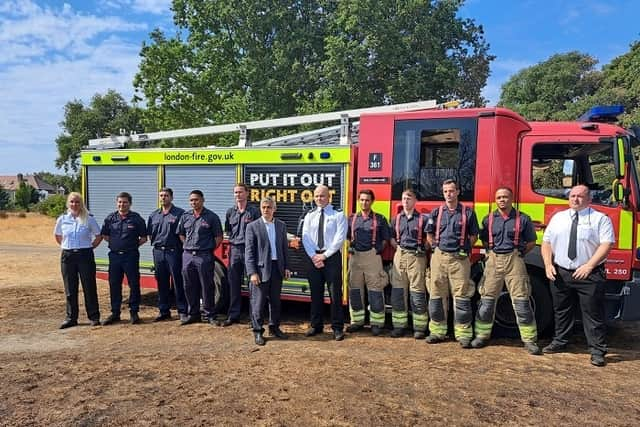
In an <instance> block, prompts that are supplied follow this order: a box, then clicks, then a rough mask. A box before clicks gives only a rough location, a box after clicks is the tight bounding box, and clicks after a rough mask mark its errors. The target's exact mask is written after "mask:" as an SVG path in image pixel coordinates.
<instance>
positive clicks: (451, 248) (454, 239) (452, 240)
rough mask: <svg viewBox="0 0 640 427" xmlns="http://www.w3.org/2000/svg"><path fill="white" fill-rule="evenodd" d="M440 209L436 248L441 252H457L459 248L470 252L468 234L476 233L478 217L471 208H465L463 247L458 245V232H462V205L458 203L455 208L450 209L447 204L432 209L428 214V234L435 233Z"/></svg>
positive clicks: (475, 234) (473, 234)
mask: <svg viewBox="0 0 640 427" xmlns="http://www.w3.org/2000/svg"><path fill="white" fill-rule="evenodd" d="M440 210H442V219H441V220H440V242H439V244H438V246H437V247H438V248H439V249H440V250H441V251H443V252H459V251H461V250H463V251H465V252H467V253H470V252H471V242H470V241H469V237H470V236H477V235H478V218H477V217H476V213H475V212H474V211H473V209H470V208H466V211H467V225H466V229H467V230H466V236H465V240H464V247H462V248H461V247H460V237H461V236H460V234H461V233H462V205H461V204H460V203H458V206H456V208H455V210H453V211H450V210H449V208H447V206H446V205H445V206H442V208H439V209H434V210H433V211H431V215H430V216H429V221H428V222H429V224H428V225H427V230H428V233H429V234H433V235H434V236H435V234H436V225H437V224H438V213H439V212H440Z"/></svg>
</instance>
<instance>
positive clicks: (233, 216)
mask: <svg viewBox="0 0 640 427" xmlns="http://www.w3.org/2000/svg"><path fill="white" fill-rule="evenodd" d="M260 216H261V214H260V211H259V210H258V208H256V207H255V206H251V205H247V207H246V208H245V210H244V211H242V212H240V209H238V207H237V206H234V207H232V208H229V209H228V210H227V214H226V216H225V221H224V231H226V232H227V235H228V236H229V243H231V244H232V245H244V235H245V232H246V230H247V224H249V223H250V222H253V221H255V220H256V219H258V218H260Z"/></svg>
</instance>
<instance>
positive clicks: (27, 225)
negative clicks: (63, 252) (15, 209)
mask: <svg viewBox="0 0 640 427" xmlns="http://www.w3.org/2000/svg"><path fill="white" fill-rule="evenodd" d="M55 225H56V220H55V218H49V217H47V216H44V215H41V214H38V213H27V214H26V217H24V218H21V217H20V216H18V215H17V214H15V213H9V215H8V216H7V218H0V230H2V231H1V232H0V243H5V244H6V243H8V244H19V245H35V244H38V245H40V244H42V245H46V246H57V243H56V240H55V238H54V237H53V228H54V227H55Z"/></svg>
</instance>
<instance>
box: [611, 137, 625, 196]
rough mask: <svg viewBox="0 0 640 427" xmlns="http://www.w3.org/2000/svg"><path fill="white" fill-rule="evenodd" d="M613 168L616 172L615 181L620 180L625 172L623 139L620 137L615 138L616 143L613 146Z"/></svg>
mask: <svg viewBox="0 0 640 427" xmlns="http://www.w3.org/2000/svg"><path fill="white" fill-rule="evenodd" d="M613 167H614V169H615V172H616V179H622V178H623V177H624V170H625V163H624V138H622V137H618V138H616V143H615V144H614V145H613ZM614 185H615V184H614Z"/></svg>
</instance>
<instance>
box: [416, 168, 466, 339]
mask: <svg viewBox="0 0 640 427" xmlns="http://www.w3.org/2000/svg"><path fill="white" fill-rule="evenodd" d="M442 194H443V195H444V200H445V204H444V205H442V206H440V207H439V208H438V209H434V210H433V211H432V212H431V216H430V217H429V223H428V225H427V233H428V234H427V239H428V240H429V244H430V245H431V246H432V247H433V248H434V251H433V255H432V257H431V279H430V281H429V297H430V299H429V316H430V317H431V325H430V327H429V331H430V334H429V336H428V337H427V340H426V341H427V343H429V344H433V343H437V342H440V341H444V340H445V339H446V336H447V313H448V311H449V295H451V296H452V297H453V304H454V331H455V337H456V339H457V340H458V342H459V343H460V345H461V346H462V347H463V348H471V339H472V338H473V328H472V323H473V310H472V308H471V297H473V294H474V293H475V285H474V284H473V282H472V281H471V277H470V276H471V263H470V261H469V255H470V254H471V248H472V247H473V244H474V243H475V241H476V240H477V239H478V219H477V218H476V214H475V213H474V212H473V209H468V208H466V207H465V206H463V205H462V204H460V203H459V202H458V196H459V194H460V189H459V188H458V184H457V183H456V182H455V181H454V180H450V179H449V180H446V181H444V183H443V184H442Z"/></svg>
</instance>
